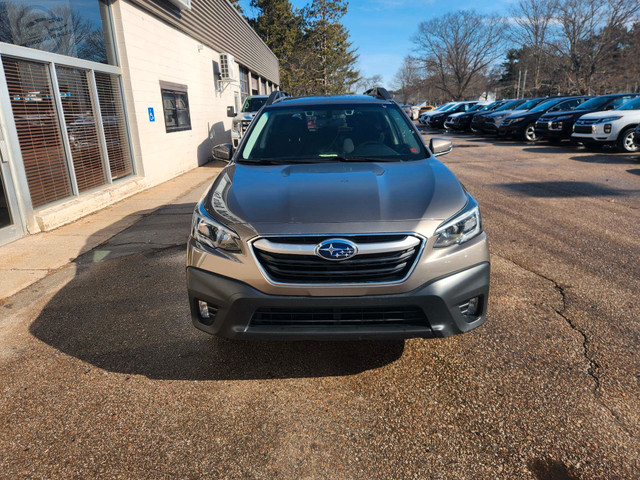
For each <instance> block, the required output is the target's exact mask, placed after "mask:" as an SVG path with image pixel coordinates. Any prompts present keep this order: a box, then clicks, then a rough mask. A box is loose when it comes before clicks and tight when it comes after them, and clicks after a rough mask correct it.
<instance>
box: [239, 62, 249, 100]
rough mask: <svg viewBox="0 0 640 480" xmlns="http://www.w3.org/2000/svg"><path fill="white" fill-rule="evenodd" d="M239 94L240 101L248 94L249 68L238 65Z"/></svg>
mask: <svg viewBox="0 0 640 480" xmlns="http://www.w3.org/2000/svg"><path fill="white" fill-rule="evenodd" d="M240 95H241V96H242V101H243V102H244V99H245V98H247V97H248V96H249V70H247V69H246V68H244V67H240Z"/></svg>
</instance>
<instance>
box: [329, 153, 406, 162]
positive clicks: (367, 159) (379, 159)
mask: <svg viewBox="0 0 640 480" xmlns="http://www.w3.org/2000/svg"><path fill="white" fill-rule="evenodd" d="M320 159H321V160H332V161H335V162H397V161H399V160H400V159H398V158H389V157H344V156H342V155H335V156H331V157H320Z"/></svg>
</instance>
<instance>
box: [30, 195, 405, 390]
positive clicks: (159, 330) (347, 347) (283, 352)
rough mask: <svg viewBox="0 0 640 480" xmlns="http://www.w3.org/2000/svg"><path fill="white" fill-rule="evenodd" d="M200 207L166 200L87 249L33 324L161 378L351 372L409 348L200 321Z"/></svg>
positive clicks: (66, 348)
mask: <svg viewBox="0 0 640 480" xmlns="http://www.w3.org/2000/svg"><path fill="white" fill-rule="evenodd" d="M193 206H194V204H192V203H188V204H181V205H169V206H166V207H164V208H162V209H160V210H159V211H157V212H155V213H153V214H151V215H149V216H147V217H145V218H144V219H143V220H142V221H140V222H138V223H136V224H134V225H132V226H131V227H129V228H128V229H126V230H124V231H123V232H121V233H120V234H118V235H116V236H115V237H113V238H111V239H110V240H108V241H107V242H105V243H104V244H102V245H100V246H99V247H98V248H96V249H94V250H92V251H89V252H87V253H86V254H84V255H82V256H81V257H79V258H78V259H77V260H76V261H75V264H76V274H75V277H74V278H73V279H72V280H71V282H69V283H68V284H67V285H66V286H64V287H63V288H62V289H61V290H60V291H59V292H58V293H57V294H56V295H55V296H54V297H53V298H52V299H51V300H50V301H49V302H48V303H47V305H46V307H45V308H44V309H43V310H42V312H41V313H40V315H39V316H38V317H37V318H36V319H35V321H34V322H33V323H32V324H31V326H30V332H31V333H32V334H33V335H34V336H35V337H36V338H38V339H39V340H41V341H42V342H44V343H46V344H47V345H50V346H51V347H54V348H56V349H57V350H59V351H61V352H63V353H65V354H67V355H71V356H73V357H75V358H78V359H80V360H82V361H84V362H87V363H89V364H91V365H94V366H96V367H98V368H101V369H104V370H107V371H111V372H118V373H123V374H132V375H144V376H146V377H149V378H153V379H171V380H248V379H269V378H298V377H322V376H338V375H353V374H357V373H360V372H362V371H365V370H369V369H374V368H378V367H382V366H384V365H387V364H389V363H391V362H394V361H395V360H397V359H398V358H400V357H401V356H402V353H403V351H404V341H393V342H373V341H367V342H278V341H231V340H226V339H222V338H217V337H211V336H209V335H208V334H205V333H203V332H200V331H199V330H196V329H195V328H194V327H193V325H192V323H191V317H190V312H189V307H188V299H187V291H186V277H185V253H186V237H187V236H188V231H189V226H190V221H191V220H190V219H191V212H192V211H193ZM96 235H100V232H97V233H96Z"/></svg>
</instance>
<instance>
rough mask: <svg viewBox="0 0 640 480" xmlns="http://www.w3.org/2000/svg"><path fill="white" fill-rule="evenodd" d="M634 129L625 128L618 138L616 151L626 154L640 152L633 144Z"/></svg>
mask: <svg viewBox="0 0 640 480" xmlns="http://www.w3.org/2000/svg"><path fill="white" fill-rule="evenodd" d="M634 130H635V128H627V129H626V130H625V131H623V132H622V133H621V134H620V136H619V137H618V150H620V151H621V152H626V153H633V152H637V151H638V150H640V149H639V148H638V146H637V145H636V144H635V143H633V132H634Z"/></svg>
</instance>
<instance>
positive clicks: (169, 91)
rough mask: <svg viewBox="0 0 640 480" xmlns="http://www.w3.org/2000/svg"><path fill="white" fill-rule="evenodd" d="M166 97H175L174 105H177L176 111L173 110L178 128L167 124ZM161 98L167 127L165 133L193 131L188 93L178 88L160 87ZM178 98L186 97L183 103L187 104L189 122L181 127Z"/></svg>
mask: <svg viewBox="0 0 640 480" xmlns="http://www.w3.org/2000/svg"><path fill="white" fill-rule="evenodd" d="M165 95H171V96H173V100H174V104H175V105H176V107H175V109H171V111H172V112H175V113H173V115H174V118H175V119H176V126H171V125H168V124H167V108H166V105H165ZM160 97H161V99H162V116H163V118H164V127H165V131H166V132H167V133H173V132H186V131H189V130H191V129H192V127H191V110H190V107H189V94H188V92H187V90H186V89H184V90H182V89H176V88H168V87H166V86H161V87H160ZM178 97H184V99H183V101H184V104H185V109H184V111H186V114H187V121H188V124H185V125H180V124H179V121H180V120H179V117H178V111H179V109H178V107H177V105H178V103H177V101H176V100H177V99H178Z"/></svg>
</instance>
